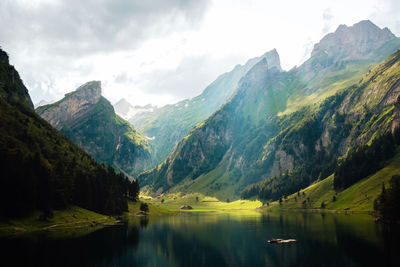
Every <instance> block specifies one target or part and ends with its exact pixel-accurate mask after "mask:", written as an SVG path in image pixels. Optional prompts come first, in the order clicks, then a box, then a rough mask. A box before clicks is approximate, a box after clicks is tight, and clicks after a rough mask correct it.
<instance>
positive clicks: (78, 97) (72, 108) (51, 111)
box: [36, 81, 101, 129]
mask: <svg viewBox="0 0 400 267" xmlns="http://www.w3.org/2000/svg"><path fill="white" fill-rule="evenodd" d="M100 98H101V82H100V81H91V82H87V83H85V84H83V85H82V86H80V87H79V88H78V89H76V90H75V91H74V92H72V93H69V94H66V95H65V98H64V99H63V100H61V101H58V102H56V103H54V104H51V105H47V106H43V107H39V108H38V109H37V110H36V111H37V113H38V114H39V115H40V116H41V117H42V118H44V119H45V120H47V121H48V122H49V123H50V124H51V125H52V126H53V127H55V128H57V129H61V128H62V127H63V125H68V124H69V123H70V122H72V121H74V120H76V119H78V118H79V117H81V116H83V115H85V114H86V113H87V112H88V111H90V110H91V109H92V107H93V106H94V105H95V104H96V103H98V102H99V101H100Z"/></svg>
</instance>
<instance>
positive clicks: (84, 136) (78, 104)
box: [36, 81, 152, 175]
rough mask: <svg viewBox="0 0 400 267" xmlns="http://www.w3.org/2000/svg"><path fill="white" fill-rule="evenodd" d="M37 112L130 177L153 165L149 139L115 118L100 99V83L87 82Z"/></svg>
mask: <svg viewBox="0 0 400 267" xmlns="http://www.w3.org/2000/svg"><path fill="white" fill-rule="evenodd" d="M36 111H37V113H38V114H39V115H40V116H42V117H43V118H44V119H46V120H47V121H48V122H49V123H50V124H52V125H53V126H54V127H56V128H57V129H59V130H61V131H62V132H64V133H65V134H66V135H67V136H68V137H70V138H71V140H72V141H74V142H75V143H76V144H78V145H79V146H81V147H82V148H83V149H85V150H86V151H87V152H88V153H89V154H90V155H92V156H93V157H94V158H95V159H96V160H98V161H100V162H104V163H107V164H109V165H112V166H114V167H116V168H118V169H120V170H122V171H124V172H125V173H127V174H129V175H136V174H138V173H139V172H141V171H143V170H146V169H148V168H149V167H150V166H151V164H152V159H151V156H150V148H149V145H148V143H147V141H146V139H145V138H144V137H143V136H141V135H140V134H139V133H138V132H136V130H135V129H134V128H133V126H132V125H130V124H129V123H128V122H127V121H125V120H123V119H122V118H120V117H119V116H118V115H116V114H115V112H114V108H113V107H112V105H111V104H110V102H109V101H108V100H107V99H105V98H104V97H102V96H101V83H100V82H97V81H94V82H88V83H86V84H84V85H82V86H80V87H79V88H78V89H77V90H76V91H74V92H71V93H69V94H66V96H65V97H64V98H63V99H62V100H60V101H58V102H56V103H54V104H51V105H46V106H41V107H38V108H37V110H36Z"/></svg>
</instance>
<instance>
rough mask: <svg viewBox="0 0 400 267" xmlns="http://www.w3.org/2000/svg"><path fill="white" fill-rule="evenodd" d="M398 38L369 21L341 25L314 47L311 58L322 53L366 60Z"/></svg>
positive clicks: (335, 56)
mask: <svg viewBox="0 0 400 267" xmlns="http://www.w3.org/2000/svg"><path fill="white" fill-rule="evenodd" d="M394 38H396V36H395V35H394V34H393V33H392V32H391V31H390V30H389V29H388V28H384V29H381V28H379V27H378V26H376V25H375V24H373V23H372V22H371V21H369V20H363V21H360V22H359V23H356V24H354V25H353V26H351V27H348V26H346V25H340V26H339V27H338V28H337V30H336V31H335V32H333V33H330V34H328V35H326V36H325V37H324V38H322V40H321V41H320V42H319V43H318V44H316V45H315V46H314V49H313V51H312V53H311V56H312V57H313V56H315V55H318V54H320V53H322V54H326V55H328V56H332V57H334V58H342V59H346V58H348V57H351V58H365V57H366V56H367V55H368V54H369V53H370V52H371V51H373V50H374V49H377V48H379V47H380V46H382V45H383V44H384V43H386V42H388V41H390V40H392V39H394Z"/></svg>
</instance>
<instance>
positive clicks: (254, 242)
mask: <svg viewBox="0 0 400 267" xmlns="http://www.w3.org/2000/svg"><path fill="white" fill-rule="evenodd" d="M398 228H399V226H398V225H397V226H392V227H389V226H384V225H383V224H381V223H375V222H374V220H373V218H372V217H371V216H368V215H345V214H320V213H309V212H308V213H300V212H296V213H271V214H264V215H262V214H259V213H256V212H254V213H253V212H249V213H244V214H239V213H227V214H198V213H183V214H178V215H173V216H165V217H159V218H150V219H148V218H143V217H142V218H135V219H132V220H130V221H129V222H126V223H124V224H122V225H119V226H112V227H108V228H105V229H102V230H99V231H97V232H94V233H92V234H90V235H87V236H85V237H81V238H78V239H59V240H54V239H49V238H47V237H46V235H45V234H41V235H36V236H34V237H29V238H28V237H24V238H14V239H3V240H1V241H0V244H1V246H2V261H3V262H5V263H7V264H6V265H3V266H190V267H195V266H398V264H397V265H396V262H399V259H400V246H399V244H398V242H399V240H400V239H399V237H400V235H399V229H398ZM272 238H283V239H289V238H294V239H296V240H297V242H294V243H283V244H270V243H268V242H267V241H268V240H269V239H272Z"/></svg>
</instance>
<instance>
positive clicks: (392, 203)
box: [374, 175, 400, 222]
mask: <svg viewBox="0 0 400 267" xmlns="http://www.w3.org/2000/svg"><path fill="white" fill-rule="evenodd" d="M389 185H390V187H389V188H388V189H386V188H385V185H384V184H382V193H381V194H380V195H379V197H378V198H377V199H376V200H375V201H374V209H375V211H376V212H377V213H378V215H379V216H380V217H381V218H382V219H383V220H384V221H389V222H398V221H400V201H399V200H400V175H394V176H392V178H391V179H390V181H389Z"/></svg>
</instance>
